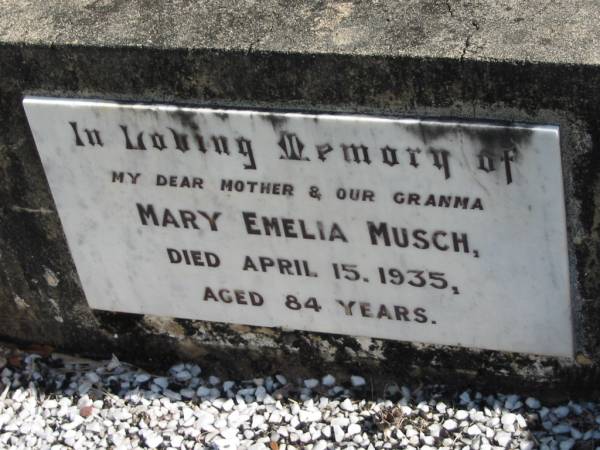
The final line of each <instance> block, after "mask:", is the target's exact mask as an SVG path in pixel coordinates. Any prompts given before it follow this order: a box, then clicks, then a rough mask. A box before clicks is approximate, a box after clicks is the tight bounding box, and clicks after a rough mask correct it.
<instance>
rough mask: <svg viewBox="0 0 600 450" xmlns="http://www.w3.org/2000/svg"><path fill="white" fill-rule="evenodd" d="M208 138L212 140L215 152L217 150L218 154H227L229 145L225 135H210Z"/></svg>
mask: <svg viewBox="0 0 600 450" xmlns="http://www.w3.org/2000/svg"><path fill="white" fill-rule="evenodd" d="M210 139H211V141H213V145H214V146H215V152H217V153H218V154H219V155H221V154H225V155H229V146H228V144H227V138H226V137H225V136H211V137H210ZM240 153H241V152H240Z"/></svg>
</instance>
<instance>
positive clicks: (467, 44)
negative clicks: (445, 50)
mask: <svg viewBox="0 0 600 450" xmlns="http://www.w3.org/2000/svg"><path fill="white" fill-rule="evenodd" d="M471 25H472V26H473V27H474V28H475V30H474V31H471V33H469V35H468V36H467V38H466V39H465V43H464V45H463V49H462V54H461V55H460V60H461V61H464V60H465V56H466V54H467V51H468V50H469V47H471V39H472V38H473V36H474V35H475V33H476V32H478V31H479V23H478V22H477V21H476V20H475V19H473V20H472V21H471Z"/></svg>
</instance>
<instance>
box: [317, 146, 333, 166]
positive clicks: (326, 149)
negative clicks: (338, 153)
mask: <svg viewBox="0 0 600 450" xmlns="http://www.w3.org/2000/svg"><path fill="white" fill-rule="evenodd" d="M332 151H333V147H332V146H331V145H329V144H319V145H317V155H319V159H320V160H321V161H323V162H325V160H326V159H327V156H325V155H327V154H328V153H331V152H332Z"/></svg>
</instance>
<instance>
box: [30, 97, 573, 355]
mask: <svg viewBox="0 0 600 450" xmlns="http://www.w3.org/2000/svg"><path fill="white" fill-rule="evenodd" d="M24 106H25V110H26V112H27V117H28V120H29V123H30V126H31V129H32V132H33V136H34V138H35V142H36V145H37V147H38V151H39V154H40V157H41V160H42V163H43V166H44V169H45V171H46V174H47V177H48V181H49V184H50V187H51V190H52V194H53V196H54V200H55V202H56V206H57V208H58V212H59V214H60V218H61V220H62V224H63V226H64V230H65V233H66V236H67V240H68V243H69V246H70V249H71V252H72V254H73V258H74V260H75V264H76V266H77V270H78V273H79V276H80V278H81V282H82V285H83V288H84V290H85V293H86V296H87V299H88V301H89V304H90V306H91V307H93V308H98V309H103V310H111V311H123V312H130V313H143V314H157V315H164V316H172V317H180V318H191V319H202V320H209V321H219V322H230V323H240V324H250V325H260V326H275V327H287V328H292V329H299V330H311V331H319V332H328V333H340V334H348V335H357V336H371V337H378V338H386V339H395V340H403V341H416V342H424V343H433V344H450V345H459V346H465V347H475V348H484V349H495V350H507V351H515V352H527V353H537V354H547V355H559V356H572V352H573V343H572V325H571V306H570V293H569V275H568V265H567V243H566V229H565V228H566V227H565V209H564V199H563V182H562V173H561V160H560V148H559V131H558V129H557V128H556V127H553V126H535V127H525V126H519V127H517V126H513V127H504V126H499V125H492V124H485V123H460V122H441V121H427V120H423V121H419V120H408V119H392V118H382V117H367V116H355V115H346V116H344V115H337V116H336V115H307V114H287V113H286V114H270V113H266V112H257V111H238V110H214V109H202V108H178V107H175V106H163V105H142V104H119V103H113V102H102V101H78V100H70V99H54V98H35V97H28V98H26V99H25V100H24ZM286 303H287V305H286Z"/></svg>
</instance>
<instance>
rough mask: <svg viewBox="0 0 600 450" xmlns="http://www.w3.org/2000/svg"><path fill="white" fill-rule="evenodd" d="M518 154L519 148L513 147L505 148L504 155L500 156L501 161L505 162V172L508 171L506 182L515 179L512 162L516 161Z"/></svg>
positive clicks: (508, 182)
mask: <svg viewBox="0 0 600 450" xmlns="http://www.w3.org/2000/svg"><path fill="white" fill-rule="evenodd" d="M516 155H517V150H516V149H514V148H512V149H509V150H504V152H503V156H502V157H501V158H500V161H502V162H503V163H504V172H505V173H506V184H511V183H512V181H513V179H512V171H511V167H510V163H511V162H514V161H515V157H516Z"/></svg>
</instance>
